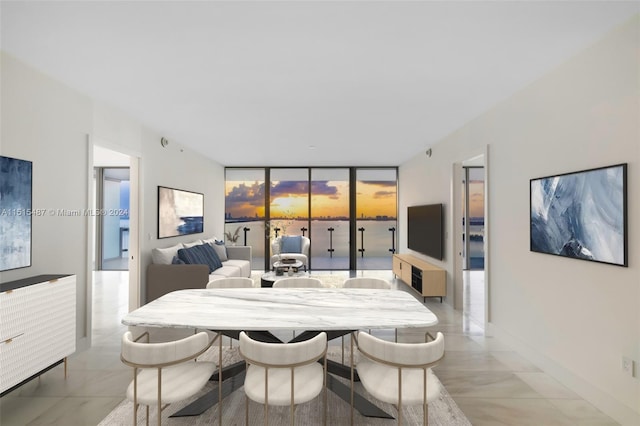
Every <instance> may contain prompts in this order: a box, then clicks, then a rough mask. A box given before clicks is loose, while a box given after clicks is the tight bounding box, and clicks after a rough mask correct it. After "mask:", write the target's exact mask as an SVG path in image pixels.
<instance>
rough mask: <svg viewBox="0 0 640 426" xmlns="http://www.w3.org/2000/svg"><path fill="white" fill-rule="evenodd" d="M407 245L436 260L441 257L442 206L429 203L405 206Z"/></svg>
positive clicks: (442, 241)
mask: <svg viewBox="0 0 640 426" xmlns="http://www.w3.org/2000/svg"><path fill="white" fill-rule="evenodd" d="M407 216H408V218H407V232H408V238H407V247H408V248H409V250H413V251H417V252H418V253H421V254H424V255H426V256H429V257H433V258H435V259H438V260H442V258H443V252H444V250H443V243H444V239H443V229H444V227H443V206H442V204H429V205H423V206H410V207H408V208H407Z"/></svg>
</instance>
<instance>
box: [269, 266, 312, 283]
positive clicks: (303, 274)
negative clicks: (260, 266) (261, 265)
mask: <svg viewBox="0 0 640 426" xmlns="http://www.w3.org/2000/svg"><path fill="white" fill-rule="evenodd" d="M301 266H302V265H301ZM308 276H309V273H308V272H306V271H300V270H299V271H298V272H293V273H292V274H291V275H289V274H288V273H286V272H285V273H283V274H282V275H276V273H275V271H271V272H266V273H264V274H263V275H262V277H260V286H261V287H273V283H274V282H276V280H279V279H280V278H286V277H308Z"/></svg>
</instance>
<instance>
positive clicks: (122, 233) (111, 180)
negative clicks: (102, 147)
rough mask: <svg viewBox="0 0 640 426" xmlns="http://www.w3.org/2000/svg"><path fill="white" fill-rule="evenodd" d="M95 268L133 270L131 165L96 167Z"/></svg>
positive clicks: (98, 269) (100, 269) (102, 269)
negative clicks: (130, 230) (130, 262)
mask: <svg viewBox="0 0 640 426" xmlns="http://www.w3.org/2000/svg"><path fill="white" fill-rule="evenodd" d="M94 170H95V183H96V188H95V191H96V202H95V206H94V211H95V212H96V213H97V214H96V215H95V221H96V223H95V229H96V235H95V241H96V248H95V253H96V257H95V270H97V271H127V270H129V256H128V254H129V204H130V200H129V194H130V178H129V167H95V169H94Z"/></svg>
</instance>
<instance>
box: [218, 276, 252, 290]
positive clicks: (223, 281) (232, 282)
mask: <svg viewBox="0 0 640 426" xmlns="http://www.w3.org/2000/svg"><path fill="white" fill-rule="evenodd" d="M253 286H254V285H253V280H252V279H251V278H247V277H227V278H219V279H217V280H213V281H209V283H208V284H207V288H251V287H253Z"/></svg>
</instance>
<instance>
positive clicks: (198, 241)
mask: <svg viewBox="0 0 640 426" xmlns="http://www.w3.org/2000/svg"><path fill="white" fill-rule="evenodd" d="M200 244H202V241H201V240H195V241H192V242H190V243H182V248H191V247H195V246H199V245H200Z"/></svg>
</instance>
